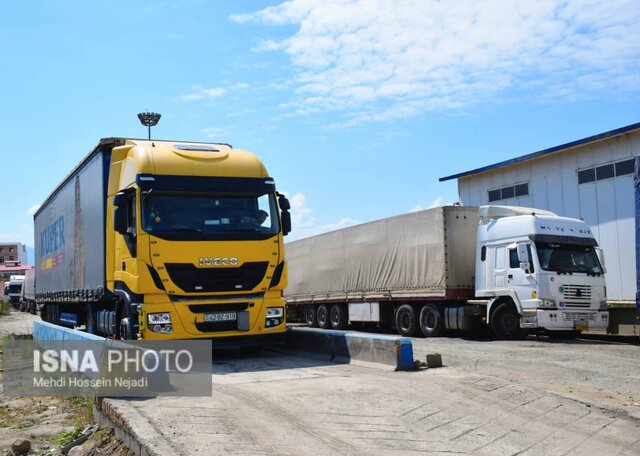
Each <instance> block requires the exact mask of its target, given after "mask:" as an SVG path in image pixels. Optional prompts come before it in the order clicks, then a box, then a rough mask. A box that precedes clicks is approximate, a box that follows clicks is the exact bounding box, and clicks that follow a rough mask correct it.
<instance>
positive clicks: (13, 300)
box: [6, 275, 24, 309]
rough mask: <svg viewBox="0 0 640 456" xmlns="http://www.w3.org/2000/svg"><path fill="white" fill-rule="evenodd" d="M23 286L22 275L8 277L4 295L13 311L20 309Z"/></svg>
mask: <svg viewBox="0 0 640 456" xmlns="http://www.w3.org/2000/svg"><path fill="white" fill-rule="evenodd" d="M23 284H24V276H23V275H12V276H10V280H9V286H8V287H7V290H6V294H7V295H8V297H9V299H8V302H9V303H10V304H11V305H12V306H13V308H14V309H18V308H19V307H20V300H21V298H22V286H23Z"/></svg>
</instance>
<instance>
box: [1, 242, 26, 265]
mask: <svg viewBox="0 0 640 456" xmlns="http://www.w3.org/2000/svg"><path fill="white" fill-rule="evenodd" d="M28 262H29V260H27V246H26V245H24V244H21V243H20V242H0V266H22V265H26V264H27V263H28Z"/></svg>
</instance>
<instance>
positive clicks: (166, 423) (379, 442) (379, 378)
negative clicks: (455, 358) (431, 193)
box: [104, 352, 640, 456]
mask: <svg viewBox="0 0 640 456" xmlns="http://www.w3.org/2000/svg"><path fill="white" fill-rule="evenodd" d="M212 370H213V373H212V382H213V396H212V397H211V398H155V399H149V400H144V401H142V400H141V401H124V400H114V399H105V401H104V403H105V404H107V405H108V406H109V407H111V409H112V410H116V411H118V413H119V414H120V416H121V417H122V419H125V420H127V423H128V424H127V425H126V426H125V427H126V428H127V429H129V430H130V432H133V433H135V432H136V431H137V428H138V425H137V424H136V420H139V419H141V418H144V419H146V420H147V422H146V423H143V424H141V425H142V426H145V427H146V429H147V430H146V431H144V429H145V428H142V429H143V434H142V438H144V439H146V441H147V442H149V443H153V445H150V444H149V445H145V446H144V448H145V451H147V452H148V453H144V454H157V455H165V454H166V455H169V454H172V455H173V454H183V455H202V454H207V455H217V454H220V455H222V454H225V455H226V454H232V455H234V454H266V455H271V454H273V455H276V454H277V455H314V456H317V455H320V456H322V455H334V454H346V455H377V454H379V455H389V454H391V455H406V454H423V453H429V454H451V453H456V454H462V455H477V454H481V455H504V454H516V453H522V454H532V455H533V454H577V451H578V450H579V449H582V450H583V453H582V454H584V451H585V450H586V452H587V453H590V451H589V449H590V448H600V449H602V450H603V451H605V450H606V454H625V452H626V453H627V454H634V452H636V453H638V452H640V422H638V421H636V420H634V419H632V418H629V417H627V416H623V415H620V414H615V413H611V412H609V411H607V410H601V409H598V408H596V407H590V406H588V405H587V404H584V403H581V402H579V401H575V400H572V399H570V398H565V397H561V396H558V395H556V394H554V393H549V392H547V391H545V390H543V389H539V388H532V387H529V386H527V385H523V384H520V383H517V382H513V381H510V380H509V379H504V378H495V377H492V376H488V375H483V374H478V373H469V372H465V371H464V370H460V369H455V368H450V367H445V368H441V369H427V370H422V371H414V372H390V371H384V370H380V369H371V368H367V367H363V366H360V365H357V364H335V363H332V362H329V361H327V360H324V361H323V360H319V359H310V358H302V357H297V356H292V355H286V354H281V353H274V352H265V354H263V355H262V356H246V355H242V354H240V353H236V352H228V353H222V354H217V355H216V356H215V357H214V360H213V365H212ZM130 416H131V417H133V420H131V419H129V417H130ZM149 428H150V429H152V431H150V430H149ZM149 432H151V434H148V433H149ZM145 433H147V434H145ZM145 436H146V437H145ZM603 454H605V453H603Z"/></svg>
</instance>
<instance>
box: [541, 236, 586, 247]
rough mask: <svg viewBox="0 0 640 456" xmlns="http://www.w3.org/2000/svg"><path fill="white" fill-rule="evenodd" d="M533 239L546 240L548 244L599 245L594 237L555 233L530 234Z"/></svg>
mask: <svg viewBox="0 0 640 456" xmlns="http://www.w3.org/2000/svg"><path fill="white" fill-rule="evenodd" d="M529 238H530V239H531V240H532V241H535V242H546V243H548V244H571V245H584V246H590V247H597V246H598V243H597V242H596V240H595V239H594V238H592V237H591V238H587V237H578V236H562V235H555V234H534V235H531V236H529Z"/></svg>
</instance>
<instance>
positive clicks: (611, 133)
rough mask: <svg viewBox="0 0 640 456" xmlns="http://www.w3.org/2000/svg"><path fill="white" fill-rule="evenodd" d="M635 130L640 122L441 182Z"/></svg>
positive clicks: (457, 175)
mask: <svg viewBox="0 0 640 456" xmlns="http://www.w3.org/2000/svg"><path fill="white" fill-rule="evenodd" d="M635 130H640V122H638V123H634V124H631V125H627V126H626V127H621V128H616V129H615V130H611V131H606V132H604V133H600V134H598V135H594V136H589V137H588V138H583V139H579V140H577V141H572V142H569V143H566V144H561V145H559V146H555V147H551V148H549V149H544V150H540V151H538V152H533V153H531V154H527V155H523V156H521V157H516V158H512V159H510V160H505V161H501V162H498V163H494V164H493V165H488V166H483V167H482V168H476V169H472V170H471V171H465V172H462V173H459V174H453V175H451V176H445V177H441V178H440V179H439V181H440V182H444V181H448V180H451V179H458V178H460V177H465V176H471V175H473V174H480V173H485V172H487V171H492V170H494V169H498V168H502V167H504V166H509V165H515V164H517V163H521V162H524V161H527V160H533V159H535V158H540V157H544V156H545V155H549V154H553V153H557V152H563V151H565V150H568V149H571V148H573V147H577V146H583V145H585V144H589V143H593V142H597V141H602V140H604V139H609V138H613V137H615V136H620V135H623V134H625V133H630V132H632V131H635Z"/></svg>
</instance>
